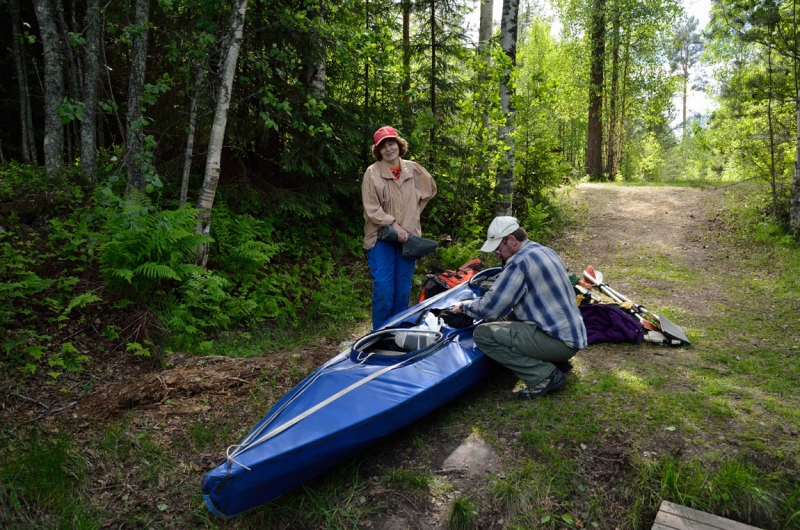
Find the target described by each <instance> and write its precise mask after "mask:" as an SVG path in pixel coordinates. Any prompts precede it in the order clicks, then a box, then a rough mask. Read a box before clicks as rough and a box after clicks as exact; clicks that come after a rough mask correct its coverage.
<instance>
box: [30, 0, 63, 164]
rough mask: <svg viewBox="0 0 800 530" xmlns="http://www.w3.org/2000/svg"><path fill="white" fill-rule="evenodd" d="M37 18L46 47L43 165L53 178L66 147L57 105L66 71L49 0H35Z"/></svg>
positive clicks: (61, 93)
mask: <svg viewBox="0 0 800 530" xmlns="http://www.w3.org/2000/svg"><path fill="white" fill-rule="evenodd" d="M33 6H34V9H35V10H36V20H37V21H38V22H39V30H40V31H41V35H42V48H43V49H44V146H43V149H42V150H43V151H44V166H45V171H46V172H47V176H48V177H49V178H54V177H56V176H57V174H58V169H59V167H60V166H61V155H62V150H63V148H64V129H63V127H62V125H61V116H59V115H58V107H59V106H60V105H61V101H62V100H63V99H64V73H63V71H62V69H61V68H62V64H63V54H62V53H61V39H59V37H58V26H57V24H56V18H55V13H54V11H53V8H52V6H51V4H50V1H49V0H34V2H33Z"/></svg>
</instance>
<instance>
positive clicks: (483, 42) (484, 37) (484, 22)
mask: <svg viewBox="0 0 800 530" xmlns="http://www.w3.org/2000/svg"><path fill="white" fill-rule="evenodd" d="M493 10H494V0H481V13H480V25H479V26H478V46H479V47H480V48H481V51H482V54H481V55H482V56H483V60H484V61H486V62H487V63H488V62H489V59H490V58H491V54H490V51H489V50H490V47H489V42H490V41H491V40H492V29H493V28H492V11H493Z"/></svg>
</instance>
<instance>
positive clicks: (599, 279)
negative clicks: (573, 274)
mask: <svg viewBox="0 0 800 530" xmlns="http://www.w3.org/2000/svg"><path fill="white" fill-rule="evenodd" d="M583 277H584V278H586V279H587V280H589V281H590V282H591V283H593V284H595V285H600V284H601V283H603V273H602V272H600V271H596V270H594V267H592V266H591V265H589V266H588V267H586V269H584V271H583Z"/></svg>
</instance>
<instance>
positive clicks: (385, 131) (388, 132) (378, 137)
mask: <svg viewBox="0 0 800 530" xmlns="http://www.w3.org/2000/svg"><path fill="white" fill-rule="evenodd" d="M372 138H373V140H374V141H375V145H378V144H379V143H381V142H382V141H384V140H386V139H387V138H397V131H395V130H394V128H393V127H389V126H386V127H381V128H380V129H378V130H377V131H375V135H374V136H373V137H372Z"/></svg>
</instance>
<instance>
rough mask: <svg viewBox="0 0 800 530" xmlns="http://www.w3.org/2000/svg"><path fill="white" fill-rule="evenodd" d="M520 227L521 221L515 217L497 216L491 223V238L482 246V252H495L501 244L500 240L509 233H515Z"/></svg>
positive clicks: (489, 234) (489, 233)
mask: <svg viewBox="0 0 800 530" xmlns="http://www.w3.org/2000/svg"><path fill="white" fill-rule="evenodd" d="M517 228H519V223H518V222H517V220H516V219H515V218H514V217H506V216H502V217H495V218H494V220H493V221H492V224H490V225H489V232H488V234H487V235H488V236H489V238H488V239H487V240H486V243H484V244H483V247H481V252H494V251H495V250H497V247H499V246H500V242H501V241H502V240H503V238H504V237H506V236H507V235H510V234H513V233H514V231H515V230H516V229H517Z"/></svg>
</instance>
